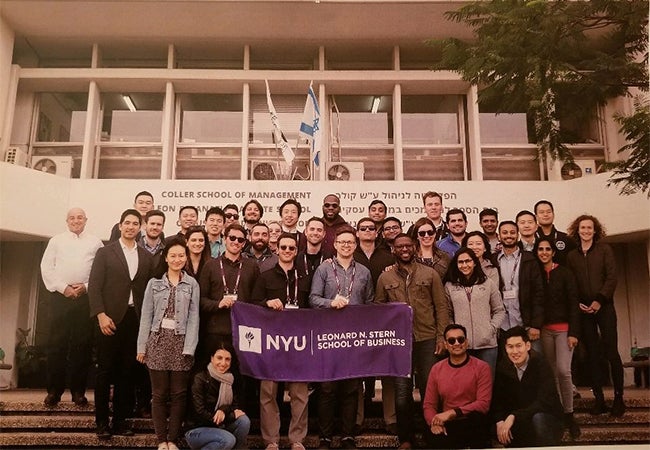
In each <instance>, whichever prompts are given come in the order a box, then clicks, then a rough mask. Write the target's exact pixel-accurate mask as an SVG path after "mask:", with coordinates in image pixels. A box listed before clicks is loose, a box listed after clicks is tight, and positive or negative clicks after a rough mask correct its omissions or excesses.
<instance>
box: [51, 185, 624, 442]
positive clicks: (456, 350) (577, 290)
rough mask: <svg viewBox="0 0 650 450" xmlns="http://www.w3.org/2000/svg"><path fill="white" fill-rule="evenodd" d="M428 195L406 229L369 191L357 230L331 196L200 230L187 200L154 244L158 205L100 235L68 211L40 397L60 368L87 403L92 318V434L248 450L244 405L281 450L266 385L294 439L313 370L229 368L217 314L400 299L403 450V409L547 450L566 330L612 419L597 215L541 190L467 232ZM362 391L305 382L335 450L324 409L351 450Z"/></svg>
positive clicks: (406, 424) (609, 293)
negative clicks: (558, 208) (283, 375)
mask: <svg viewBox="0 0 650 450" xmlns="http://www.w3.org/2000/svg"><path fill="white" fill-rule="evenodd" d="M422 199H423V205H424V210H425V212H426V216H425V217H422V218H420V219H418V220H417V221H416V222H415V223H414V224H413V226H412V227H410V229H409V230H403V228H402V226H403V224H402V222H401V221H400V219H399V218H397V217H388V216H387V207H386V204H385V203H384V202H382V201H381V200H373V201H372V202H371V204H370V205H369V208H368V216H367V217H364V218H362V219H360V220H358V221H357V222H356V227H353V226H352V225H351V224H349V223H348V222H347V221H346V220H345V219H344V218H343V217H341V215H340V212H341V202H340V199H339V197H338V196H337V195H334V194H329V195H327V196H325V198H324V200H323V205H322V211H323V215H322V217H311V218H310V219H308V220H307V221H306V222H305V227H304V230H303V231H299V230H298V229H297V224H298V221H299V218H300V215H301V212H302V207H301V205H300V203H299V202H298V201H296V200H295V199H287V200H286V201H285V202H284V203H283V204H282V205H281V206H280V207H279V220H277V221H270V222H263V221H262V216H263V213H264V208H263V207H262V205H261V204H260V203H259V202H258V201H257V200H250V201H248V202H247V203H246V204H245V205H244V206H243V207H242V208H241V209H240V208H238V207H237V206H236V205H226V206H225V207H223V208H220V207H212V208H210V209H208V210H207V212H206V214H205V218H204V224H203V225H199V214H198V209H197V208H196V207H194V206H185V207H182V208H181V209H180V211H179V216H178V223H179V225H180V230H179V231H178V233H176V234H174V235H172V236H167V237H165V236H164V234H163V228H164V225H165V220H166V216H165V214H164V213H163V212H161V211H159V210H156V209H154V199H153V195H152V194H151V193H149V192H146V191H143V192H140V193H138V194H137V195H136V197H135V201H134V205H133V208H131V209H127V210H125V211H124V212H123V213H122V215H121V217H120V220H119V222H118V223H117V224H116V225H115V227H114V228H113V230H112V231H111V238H110V241H111V242H110V243H108V244H106V245H103V243H102V242H101V240H100V239H98V238H97V237H95V236H92V235H91V234H89V233H88V232H86V231H85V225H86V222H87V218H86V215H85V212H84V211H83V210H82V209H81V208H72V209H71V210H70V211H69V212H68V215H67V218H66V221H67V226H68V231H67V232H65V233H62V234H59V235H56V236H54V237H53V238H52V239H51V240H50V242H49V244H48V246H47V249H46V251H45V253H44V255H43V260H42V263H41V271H42V276H43V281H44V284H45V286H46V288H47V289H48V290H49V291H51V292H52V299H51V302H50V305H51V308H50V322H51V337H50V341H49V342H50V351H49V352H48V381H47V385H48V386H47V389H48V394H47V397H46V398H45V404H46V405H47V406H50V407H52V406H55V405H56V404H57V403H58V402H59V401H60V400H61V396H62V394H63V392H64V390H65V380H66V371H67V372H68V375H69V376H70V384H69V388H70V392H71V394H72V401H73V402H74V403H75V404H77V405H79V406H84V405H86V404H87V403H88V402H87V399H86V397H85V391H86V379H87V375H88V367H89V365H90V359H91V346H92V342H93V339H92V336H93V327H95V339H94V341H95V345H96V349H97V353H96V355H97V372H96V379H95V409H96V425H97V436H98V437H99V438H100V439H110V438H111V436H112V435H113V434H117V435H125V436H129V435H133V431H132V429H131V428H130V427H129V424H128V421H127V420H126V419H127V418H128V417H131V416H132V415H133V414H134V411H136V413H139V414H144V415H147V414H149V411H150V414H151V417H152V419H153V423H154V428H155V431H156V436H157V439H158V442H159V447H158V448H159V450H174V449H176V448H177V442H178V440H179V438H180V437H181V436H182V435H183V432H185V433H184V437H185V440H186V442H187V443H188V444H189V445H190V446H191V447H192V448H193V449H200V448H203V449H229V448H245V446H246V436H247V434H248V432H249V429H250V418H249V417H250V415H251V414H252V415H254V416H256V415H257V414H259V417H260V430H261V434H262V438H263V440H264V443H265V445H266V449H267V450H277V449H278V448H279V443H280V409H279V406H278V391H280V392H283V390H284V389H286V390H287V391H288V393H289V397H290V411H291V413H290V415H291V418H290V425H289V431H288V438H289V441H290V442H291V448H292V450H300V449H304V446H303V441H304V439H305V437H306V435H307V425H308V403H309V396H310V385H309V384H308V380H306V381H305V382H288V383H284V384H283V383H279V382H278V381H281V380H255V379H252V378H250V377H246V376H242V375H241V374H240V373H239V370H238V367H237V355H236V352H235V351H234V349H233V347H232V342H233V339H232V331H231V319H230V309H231V308H232V307H233V305H234V304H235V303H236V302H237V301H244V302H248V303H253V304H257V305H259V306H260V307H265V308H269V309H272V310H275V311H278V312H281V311H283V310H285V309H291V308H314V309H319V308H332V309H342V308H346V307H347V306H348V305H369V304H378V305H381V304H383V303H389V302H402V303H407V304H409V305H410V306H411V308H412V310H413V345H412V371H411V372H412V373H413V376H412V377H384V378H382V379H381V383H382V400H383V413H384V414H383V415H384V421H385V424H386V429H387V431H389V432H391V433H394V434H397V436H398V438H399V448H402V449H406V448H411V447H412V445H414V439H415V432H416V430H415V428H416V423H417V422H416V421H414V420H413V418H414V416H415V415H420V416H422V415H423V417H424V418H425V420H426V423H427V425H428V429H426V430H423V431H424V434H425V437H426V438H427V441H428V443H429V444H430V445H431V446H434V447H437V448H456V447H467V446H470V447H485V446H489V444H490V439H491V438H496V439H497V440H498V441H499V442H500V443H501V444H503V445H517V446H524V445H547V444H554V443H557V442H559V439H560V437H561V434H562V431H563V430H564V429H565V428H568V430H569V432H570V435H571V436H572V437H573V438H577V437H578V436H579V434H580V429H579V427H578V425H577V423H576V422H575V420H574V419H573V398H574V396H573V390H574V386H573V380H572V375H571V360H572V355H573V351H574V349H575V348H576V346H577V345H578V343H581V344H582V345H584V347H585V349H586V352H587V355H588V359H589V362H590V369H591V376H592V390H593V393H594V397H595V402H594V406H593V408H592V410H591V412H592V413H593V414H602V413H605V412H608V411H611V414H612V415H614V416H621V415H623V414H624V411H625V405H624V402H623V367H622V362H621V358H620V356H619V354H618V348H617V347H618V343H617V330H616V312H615V309H614V302H613V294H614V289H615V287H616V268H615V259H614V255H613V253H612V250H611V248H610V247H609V246H608V245H607V244H605V243H603V242H602V241H601V239H602V238H603V237H604V236H605V231H604V229H603V226H602V225H601V223H600V222H599V220H598V219H597V218H596V217H593V216H590V215H581V216H579V217H577V218H576V219H575V220H574V221H573V222H572V223H571V225H570V226H569V229H568V233H563V232H560V231H558V230H557V229H556V228H555V226H554V224H553V222H554V210H553V205H552V204H551V202H549V201H546V200H541V201H539V202H537V204H535V205H534V208H533V211H528V210H524V211H521V212H519V213H518V214H517V215H516V217H515V220H504V221H501V222H499V218H498V212H497V211H495V210H493V209H484V210H483V211H481V213H480V215H479V225H480V228H481V230H480V231H479V230H477V231H472V232H467V225H468V223H467V222H468V221H467V216H466V214H465V212H464V211H462V210H460V209H456V208H452V209H449V210H448V211H447V212H446V216H445V218H444V220H443V211H444V207H443V202H442V196H441V195H440V194H438V193H436V192H427V193H425V194H423V195H422ZM240 217H241V218H242V219H243V220H242V222H240ZM89 318H90V319H92V320H90V319H89ZM602 349H604V352H603V351H602ZM603 356H605V357H606V359H607V360H608V362H609V366H610V367H611V374H612V382H613V385H614V392H615V397H614V402H613V404H612V406H611V408H609V407H608V406H607V405H606V403H605V399H604V396H603V390H602V386H603V384H605V383H606V382H607V372H608V368H606V367H604V366H603V364H602V358H603ZM414 383H415V385H416V386H417V388H418V391H419V393H420V396H421V399H422V402H421V404H422V410H419V411H418V410H416V407H415V402H414V395H413V387H414ZM111 385H112V386H113V392H112V424H110V426H109V423H110V422H109V415H110V414H109V400H110V399H109V397H110V392H111ZM374 386H375V379H374V378H369V379H364V380H359V379H343V380H332V381H329V382H323V383H318V385H317V387H316V392H317V405H316V406H317V407H316V409H317V416H318V427H319V434H320V446H319V448H330V446H331V443H332V438H333V436H334V434H335V433H337V427H336V424H337V420H336V419H337V418H338V419H339V421H340V430H338V432H339V434H340V436H341V446H342V447H343V448H355V435H356V434H357V433H358V432H359V430H360V428H361V427H362V425H363V420H364V404H365V400H367V399H368V398H372V397H373V395H374ZM188 390H189V395H188Z"/></svg>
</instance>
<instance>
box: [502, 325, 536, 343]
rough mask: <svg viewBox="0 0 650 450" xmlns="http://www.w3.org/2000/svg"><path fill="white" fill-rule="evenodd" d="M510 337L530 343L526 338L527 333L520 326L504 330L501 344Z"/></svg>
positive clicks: (527, 337)
mask: <svg viewBox="0 0 650 450" xmlns="http://www.w3.org/2000/svg"><path fill="white" fill-rule="evenodd" d="M512 337H520V338H522V339H523V340H524V342H530V337H529V336H528V332H527V331H526V329H525V328H524V327H522V326H521V325H518V326H516V327H512V328H510V329H509V330H506V331H505V332H504V333H503V342H504V343H507V342H508V339H510V338H512Z"/></svg>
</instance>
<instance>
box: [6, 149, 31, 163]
mask: <svg viewBox="0 0 650 450" xmlns="http://www.w3.org/2000/svg"><path fill="white" fill-rule="evenodd" d="M5 162H6V163H9V164H16V165H17V166H22V167H25V166H27V152H25V151H23V150H22V149H21V148H20V147H9V148H8V149H7V151H6V153H5Z"/></svg>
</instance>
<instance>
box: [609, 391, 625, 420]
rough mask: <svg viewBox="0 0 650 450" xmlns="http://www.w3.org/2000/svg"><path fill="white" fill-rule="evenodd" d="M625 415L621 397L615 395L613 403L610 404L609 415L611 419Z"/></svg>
mask: <svg viewBox="0 0 650 450" xmlns="http://www.w3.org/2000/svg"><path fill="white" fill-rule="evenodd" d="M623 414H625V403H623V395H620V394H616V395H615V396H614V403H613V404H612V410H611V415H612V417H623Z"/></svg>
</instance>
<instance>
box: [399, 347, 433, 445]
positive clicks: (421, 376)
mask: <svg viewBox="0 0 650 450" xmlns="http://www.w3.org/2000/svg"><path fill="white" fill-rule="evenodd" d="M435 351H436V340H435V339H427V340H425V341H420V342H413V357H412V366H411V367H412V371H414V372H417V375H416V378H415V379H416V382H417V386H418V389H419V390H420V395H421V397H422V398H424V392H426V387H427V380H428V379H429V372H430V371H431V367H432V366H433V365H434V364H435V363H436V362H437V361H438V357H437V356H436V354H435ZM395 410H396V412H397V435H398V437H399V441H400V443H404V442H413V437H414V434H415V429H414V426H413V424H414V414H415V404H414V401H413V377H412V376H411V377H405V378H401V377H399V378H395ZM418 415H420V416H421V415H422V409H420V410H419V411H418Z"/></svg>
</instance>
